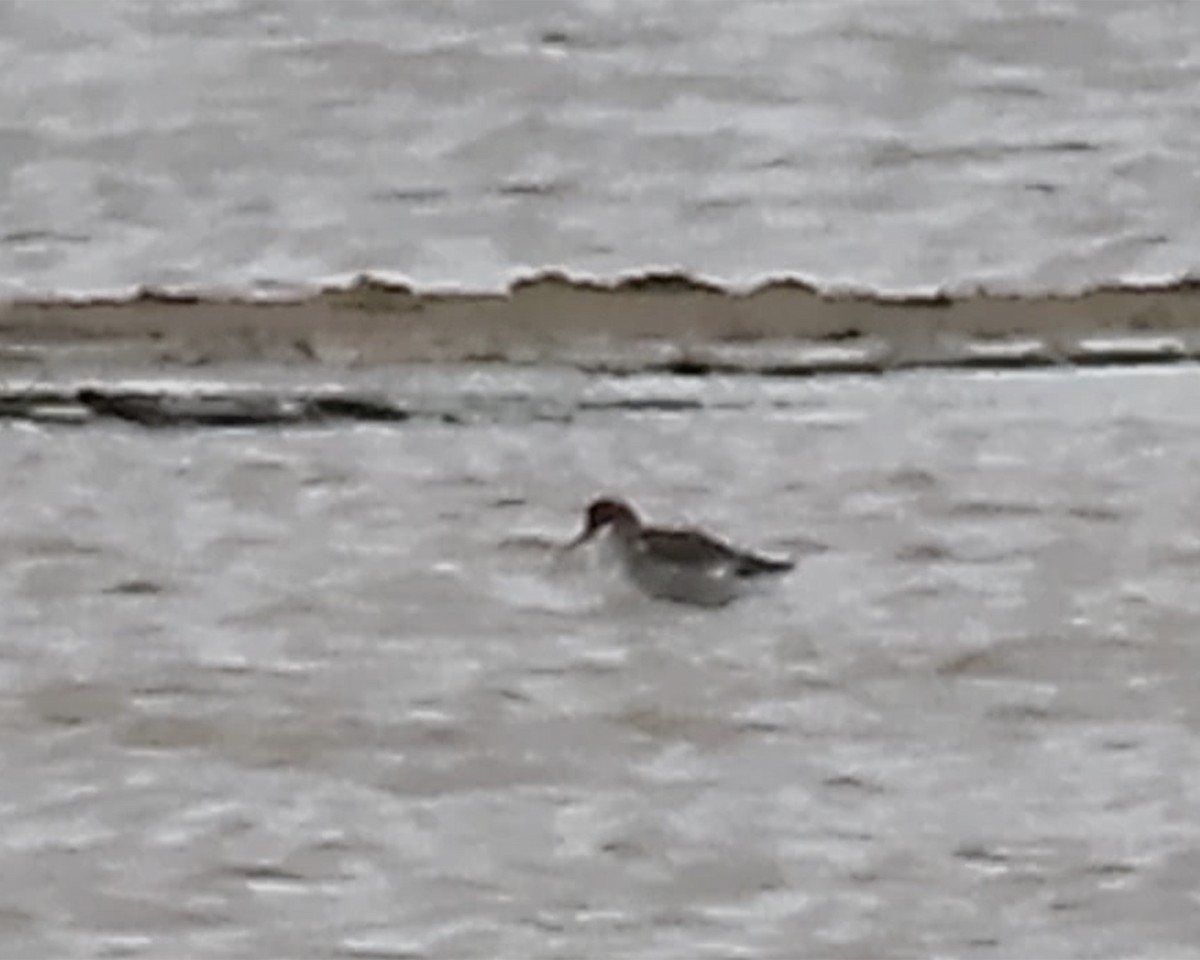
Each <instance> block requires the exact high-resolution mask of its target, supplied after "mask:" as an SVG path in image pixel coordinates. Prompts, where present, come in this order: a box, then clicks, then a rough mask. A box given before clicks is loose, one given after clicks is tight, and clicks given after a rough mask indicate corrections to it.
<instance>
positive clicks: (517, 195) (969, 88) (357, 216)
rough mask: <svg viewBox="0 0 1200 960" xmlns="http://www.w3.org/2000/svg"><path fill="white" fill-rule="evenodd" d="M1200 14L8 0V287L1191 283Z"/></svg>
mask: <svg viewBox="0 0 1200 960" xmlns="http://www.w3.org/2000/svg"><path fill="white" fill-rule="evenodd" d="M1198 155H1200V7H1197V6H1196V5H1195V4H1190V3H1168V2H1146V0H1106V2H1104V3H1095V2H1090V0H1089V2H1083V0H1079V2H1061V0H1021V2H979V0H906V2H904V3H896V2H893V0H837V2H834V0H828V2H787V3H784V2H762V0H737V2H705V3H694V2H691V0H674V2H665V0H664V2H651V0H646V2H639V3H636V4H623V3H610V2H604V0H575V2H568V3H540V2H530V0H477V2H468V3H448V2H437V3H434V2H428V3H417V2H411V3H410V2H406V3H378V2H376V3H372V2H366V0H356V2H354V3H333V2H327V0H326V2H317V0H312V2H305V3H292V4H283V3H258V2H251V0H214V2H190V3H175V4H162V3H157V2H152V0H141V2H118V0H110V2H105V3H95V2H92V0H87V2H66V0H62V2H55V3H43V2H36V3H35V2H11V0H10V2H5V3H4V4H2V5H0V296H10V297H11V296H14V295H18V294H29V293H39V294H62V293H66V292H74V293H78V292H95V291H125V290H129V289H131V288H132V287H134V286H136V285H138V284H144V283H148V284H155V285H166V286H182V287H189V288H200V289H211V288H234V289H238V290H248V289H272V288H276V287H279V286H283V287H287V288H294V287H305V286H310V285H313V284H319V283H321V282H323V281H327V280H330V279H331V278H341V277H345V276H346V275H349V274H354V273H357V272H359V271H374V272H379V273H389V274H401V275H403V276H406V277H408V278H410V279H412V280H413V281H415V282H416V283H418V284H420V285H450V286H454V287H458V288H462V287H467V288H478V287H485V286H486V287H491V286H497V285H500V284H503V283H505V282H506V281H508V280H509V279H510V278H511V277H512V275H513V274H514V273H515V272H519V271H528V270H530V269H536V268H543V267H548V266H562V267H566V268H568V269H570V270H573V271H576V272H579V273H591V274H598V275H601V276H605V277H608V276H612V275H614V274H616V273H619V272H622V271H634V272H638V271H644V270H647V269H649V268H652V267H664V266H665V267H678V268H682V269H684V270H688V271H691V272H693V273H695V274H698V275H706V276H710V277H714V278H717V279H719V280H722V281H726V282H730V283H743V282H751V281H753V280H754V279H755V278H758V277H761V276H762V275H764V274H779V273H786V274H796V275H800V276H803V277H807V278H809V279H812V280H814V281H816V282H818V283H820V284H822V285H838V284H851V285H854V286H858V287H870V288H876V289H889V290H913V289H924V288H930V287H939V286H947V287H963V286H969V285H972V284H974V283H976V282H985V283H988V284H989V285H991V286H996V287H1008V288H1018V289H1022V290H1029V289H1052V290H1056V291H1062V290H1067V289H1073V288H1075V287H1078V286H1082V285H1086V284H1092V283H1096V282H1100V281H1105V282H1107V281H1117V280H1144V279H1147V278H1162V277H1175V276H1178V275H1180V274H1183V273H1186V272H1187V271H1189V270H1193V269H1194V268H1195V266H1196V250H1197V249H1198V248H1200V232H1198V231H1200V226H1198V224H1200V217H1197V216H1196V198H1197V196H1200V180H1198V174H1197V165H1196V162H1195V159H1196V157H1197V156H1198Z"/></svg>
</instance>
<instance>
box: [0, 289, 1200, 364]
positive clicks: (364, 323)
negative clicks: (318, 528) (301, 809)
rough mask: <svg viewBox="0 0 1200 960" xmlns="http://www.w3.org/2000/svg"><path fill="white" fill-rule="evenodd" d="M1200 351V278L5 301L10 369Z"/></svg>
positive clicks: (1017, 357) (1029, 357)
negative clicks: (1066, 286) (992, 288)
mask: <svg viewBox="0 0 1200 960" xmlns="http://www.w3.org/2000/svg"><path fill="white" fill-rule="evenodd" d="M1197 355H1200V283H1198V282H1196V281H1194V280H1182V281H1176V282H1172V283H1169V284H1163V285H1161V286H1106V287H1098V288H1095V289H1092V290H1088V291H1084V292H1082V293H1077V294H1069V295H1066V294H1064V295H1034V296H1021V295H1011V294H998V293H991V292H986V291H981V292H978V293H975V294H961V295H953V296H951V295H935V296H912V297H886V296H880V295H874V294H860V293H828V292H823V291H820V290H817V289H815V288H813V287H811V286H808V285H806V284H804V283H801V282H799V281H795V280H781V281H772V282H768V283H765V284H763V285H761V286H759V287H757V288H755V289H752V290H749V291H745V292H737V291H731V290H725V289H722V288H721V287H718V286H716V285H713V284H710V283H707V282H703V281H698V280H695V279H693V278H690V277H687V276H684V275H679V274H653V275H647V276H643V277H635V278H631V279H624V280H621V281H616V282H613V283H611V284H601V283H596V282H592V281H581V280H576V279H572V278H569V277H566V276H564V275H562V274H558V273H542V274H538V275H535V276H533V277H530V278H528V279H524V280H520V281H517V282H515V283H514V284H513V285H512V286H511V287H510V289H509V290H508V291H507V292H505V293H469V292H463V293H458V292H454V293H447V292H421V291H417V290H414V289H412V288H410V287H407V286H404V285H401V284H393V283H387V282H383V281H380V280H377V279H372V278H360V279H359V280H357V281H356V282H354V283H353V284H350V285H348V286H346V287H343V288H338V289H325V290H323V291H321V292H318V293H316V294H313V295H309V296H304V297H298V298H295V299H287V300H279V299H276V300H254V299H251V298H239V297H233V296H230V297H222V296H201V295H193V294H174V293H163V292H159V291H143V292H141V293H139V294H137V295H135V296H131V297H129V298H127V299H95V300H85V301H76V300H29V301H18V302H12V303H8V304H5V305H2V306H0V369H2V368H3V367H10V368H11V367H13V366H14V365H22V364H43V365H44V364H51V365H57V364H62V363H68V364H69V363H71V362H73V361H74V360H81V361H84V362H87V363H89V364H96V363H102V362H104V361H106V360H110V361H111V360H115V361H118V362H120V363H122V364H130V363H132V364H146V365H153V366H164V365H165V366H184V367H192V366H202V365H208V364H221V363H231V362H232V363H244V362H250V363H254V362H268V363H284V364H289V365H291V364H301V365H310V364H317V365H322V366H331V367H338V366H350V367H372V366H386V365H391V364H400V363H414V362H415V363H421V362H441V363H445V362H501V363H504V362H508V363H529V362H537V363H562V364H567V365H576V366H580V367H584V368H590V369H613V370H622V369H627V370H641V369H664V370H668V371H672V372H680V373H693V374H702V373H705V372H708V371H710V370H719V371H728V370H746V371H748V372H768V373H770V372H774V373H779V374H788V373H795V374H804V373H821V372H845V371H851V372H862V371H871V370H879V371H883V370H887V369H890V368H895V367H912V366H927V365H928V366H959V365H961V366H972V367H997V368H1002V367H1014V366H1015V367H1020V366H1038V365H1049V364H1056V363H1089V364H1091V363H1106V362H1111V363H1126V362H1171V361H1179V360H1182V359H1192V358H1194V357H1196V356H1197Z"/></svg>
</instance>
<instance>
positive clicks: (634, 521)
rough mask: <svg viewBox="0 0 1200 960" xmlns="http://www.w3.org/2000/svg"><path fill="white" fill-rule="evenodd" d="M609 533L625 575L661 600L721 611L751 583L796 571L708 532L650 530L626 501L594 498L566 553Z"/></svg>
mask: <svg viewBox="0 0 1200 960" xmlns="http://www.w3.org/2000/svg"><path fill="white" fill-rule="evenodd" d="M601 533H607V540H608V543H609V544H610V545H611V549H612V552H613V553H615V555H616V560H617V564H618V566H619V567H620V568H621V570H622V572H623V573H624V575H625V577H626V578H627V579H628V580H629V581H630V582H632V583H633V584H634V585H635V586H636V587H638V588H639V589H640V590H641V591H642V592H643V593H646V594H648V595H649V596H651V597H654V598H657V599H660V600H670V601H674V602H676V603H683V604H690V605H692V606H700V607H721V606H724V605H725V604H727V603H729V602H730V601H732V600H734V599H736V598H737V597H738V596H739V595H740V594H741V593H742V592H743V588H744V587H745V586H746V584H747V583H748V582H749V581H752V580H755V579H756V578H759V577H763V576H767V575H772V574H774V575H778V574H783V573H786V572H787V571H789V570H791V569H792V568H793V567H794V566H795V564H794V563H793V561H791V560H788V559H782V558H780V559H777V558H773V557H764V556H760V555H759V554H755V553H750V552H747V551H744V550H740V549H738V548H737V547H733V546H731V545H729V544H728V543H726V542H725V541H723V540H720V539H718V538H716V537H714V536H712V535H710V534H707V533H705V532H704V531H702V530H695V529H692V528H680V529H671V528H663V527H648V526H646V525H645V524H643V523H642V519H641V517H640V516H638V513H637V511H636V510H634V509H633V507H631V506H630V505H629V504H628V503H627V502H626V501H624V500H620V499H617V498H614V497H601V498H600V499H597V500H593V501H592V502H591V503H590V504H589V505H588V508H587V511H586V513H585V516H584V527H583V531H582V532H581V533H580V534H579V535H578V536H577V537H575V539H574V540H572V541H571V542H570V543H568V544H566V546H565V547H564V549H565V550H573V549H574V548H576V547H578V546H581V545H582V544H584V543H587V542H588V541H589V540H591V539H592V538H593V537H595V536H597V535H598V534H601Z"/></svg>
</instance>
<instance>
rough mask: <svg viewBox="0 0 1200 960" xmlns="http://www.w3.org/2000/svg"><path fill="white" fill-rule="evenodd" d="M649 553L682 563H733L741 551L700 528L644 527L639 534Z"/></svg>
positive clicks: (662, 558) (658, 557)
mask: <svg viewBox="0 0 1200 960" xmlns="http://www.w3.org/2000/svg"><path fill="white" fill-rule="evenodd" d="M638 540H639V541H640V546H641V548H642V549H643V550H645V551H646V552H647V553H648V554H651V555H653V556H654V557H655V559H658V560H664V561H666V562H667V563H677V564H680V565H682V566H690V565H702V564H723V563H733V562H734V561H736V560H737V559H738V558H739V557H740V554H739V553H738V552H737V551H736V550H734V549H733V548H732V547H731V546H729V544H727V543H722V542H721V541H720V540H717V539H715V538H714V537H710V536H709V535H708V534H707V533H701V532H700V531H699V530H663V529H649V530H643V531H642V532H641V535H640V536H639V537H638Z"/></svg>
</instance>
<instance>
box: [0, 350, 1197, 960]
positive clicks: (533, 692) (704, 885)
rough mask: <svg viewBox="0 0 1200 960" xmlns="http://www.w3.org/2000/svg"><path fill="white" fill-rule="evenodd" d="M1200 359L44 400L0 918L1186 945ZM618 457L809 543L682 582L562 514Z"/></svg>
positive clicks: (663, 508) (12, 480)
mask: <svg viewBox="0 0 1200 960" xmlns="http://www.w3.org/2000/svg"><path fill="white" fill-rule="evenodd" d="M1197 383H1198V381H1197V380H1196V377H1195V374H1194V373H1189V372H1186V371H1185V372H1176V373H1160V374H1145V373H1143V374H1120V373H1109V374H1106V375H1104V376H1074V377H1064V376H1061V375H1057V374H1056V375H1039V376H1017V377H987V376H980V377H962V376H953V377H951V376H935V377H924V376H897V377H889V378H886V379H884V380H854V379H850V378H847V379H845V380H841V381H838V382H837V383H825V384H816V383H802V384H796V385H792V386H787V387H784V386H780V385H779V384H775V385H772V386H771V388H770V389H771V390H773V391H780V390H785V389H786V390H791V391H793V392H794V393H796V394H797V397H798V399H802V400H803V401H804V402H803V403H802V404H799V405H798V406H795V407H790V408H789V407H786V406H785V407H779V406H776V405H774V404H773V403H771V404H767V403H763V404H759V405H757V406H756V405H751V406H748V407H746V408H743V409H738V410H728V409H725V410H703V409H702V410H700V411H689V412H680V413H663V412H640V413H637V412H635V413H631V412H614V411H596V412H593V413H591V414H589V415H587V416H581V417H577V418H575V419H574V420H573V421H571V422H560V423H549V422H544V421H542V422H536V423H530V422H521V421H520V420H519V418H515V417H510V418H505V420H504V422H501V423H489V422H486V421H482V420H481V421H478V422H474V423H472V422H467V423H462V424H457V425H454V424H448V423H441V422H435V421H413V422H410V423H404V424H398V425H393V426H372V427H357V428H352V427H346V426H342V427H337V428H330V429H313V428H304V429H294V430H285V431H271V430H206V431H186V430H183V431H175V432H166V433H163V432H153V431H144V430H140V429H138V428H133V427H128V426H121V427H117V426H112V427H110V426H93V427H89V428H86V429H68V428H38V427H32V426H29V425H7V426H4V427H3V428H2V429H3V443H0V478H2V482H3V485H4V489H5V490H6V492H7V496H8V499H7V503H8V509H6V510H5V511H4V512H3V514H0V569H2V570H3V578H2V580H0V721H2V722H0V740H2V742H3V749H2V750H0V768H2V769H0V781H2V782H3V783H4V791H3V797H2V798H0V804H2V808H3V812H4V829H3V831H2V832H0V876H2V877H3V883H0V943H3V944H4V945H5V948H6V951H7V952H9V953H16V954H43V955H46V954H53V955H62V956H96V955H139V954H143V953H144V954H151V955H157V954H162V953H163V952H164V951H165V950H167V949H170V950H172V951H176V950H177V951H180V952H185V953H189V954H196V955H201V954H203V955H222V956H245V955H251V954H253V955H289V956H292V955H294V956H331V955H334V956H359V957H366V956H370V957H425V956H429V957H437V956H445V957H468V956H479V957H495V956H498V955H504V956H509V955H512V956H518V955H519V956H529V957H542V956H545V957H550V956H561V955H576V954H578V953H579V951H580V949H583V948H582V947H581V945H582V944H584V943H586V944H587V949H586V950H585V952H588V951H589V950H592V951H595V952H597V954H598V955H599V954H603V955H606V956H618V955H619V956H635V957H676V956H709V955H712V956H718V955H720V956H725V955H740V954H741V953H746V954H747V955H754V956H795V955H822V956H827V955H849V954H854V955H873V956H897V955H928V954H930V953H934V952H937V953H952V954H954V955H956V956H994V955H1000V954H1003V955H1066V954H1080V953H1095V954H1097V955H1121V954H1126V955H1127V954H1131V953H1138V954H1142V953H1152V954H1154V955H1167V954H1171V955H1182V953H1184V952H1186V951H1188V950H1190V949H1192V946H1193V945H1194V944H1195V943H1197V942H1200V920H1197V913H1196V911H1195V909H1194V906H1195V905H1194V903H1192V902H1191V896H1192V893H1193V888H1194V877H1195V875H1196V867H1197V863H1196V855H1195V854H1194V852H1193V850H1194V848H1195V846H1196V842H1197V835H1198V833H1200V823H1198V822H1197V815H1196V812H1195V811H1196V810H1197V809H1198V802H1200V779H1198V778H1197V774H1196V773H1195V771H1196V770H1197V769H1200V765H1198V764H1197V760H1198V759H1200V758H1198V757H1197V748H1196V745H1195V744H1196V736H1195V733H1196V729H1197V722H1198V720H1200V714H1198V712H1197V707H1196V704H1197V703H1200V697H1198V696H1197V694H1198V693H1200V690H1197V680H1196V678H1197V677H1200V669H1198V668H1200V661H1198V658H1197V654H1196V652H1195V644H1194V643H1193V640H1194V635H1195V632H1196V627H1197V624H1198V623H1200V601H1197V600H1196V599H1195V591H1194V589H1192V585H1193V581H1194V573H1195V565H1196V564H1195V561H1196V557H1197V556H1200V549H1198V546H1197V544H1198V542H1200V541H1197V538H1196V536H1195V535H1193V533H1192V532H1191V531H1192V530H1194V529H1196V528H1197V526H1198V523H1197V521H1198V520H1200V499H1197V496H1196V493H1195V485H1194V483H1193V482H1192V478H1193V477H1194V476H1195V475H1196V473H1197V466H1200V443H1197V440H1196V436H1195V432H1194V430H1193V429H1192V426H1191V422H1190V420H1191V413H1190V411H1192V410H1194V409H1195V407H1196V397H1197V392H1198V390H1197ZM752 387H753V384H750V385H749V386H748V387H747V389H748V391H749V392H750V393H751V394H752V393H753V389H752ZM1114 411H1119V413H1118V415H1114ZM814 412H815V413H816V414H820V415H819V416H816V419H815V420H814ZM600 491H606V492H612V491H616V492H621V493H624V494H626V495H628V496H630V497H631V498H632V499H634V500H635V501H636V502H637V503H638V504H639V505H640V506H642V507H643V508H644V509H645V511H646V513H647V514H648V515H649V516H652V517H654V518H656V519H659V518H661V519H662V520H664V521H669V522H674V521H693V522H698V523H704V524H705V525H708V526H711V527H713V528H715V529H719V530H721V531H723V532H727V533H729V535H730V536H731V537H734V538H736V539H738V540H739V541H745V542H751V543H755V544H761V545H763V546H764V547H770V548H775V549H779V550H780V551H781V552H792V553H795V554H796V555H798V556H799V558H800V560H801V563H800V566H799V569H798V571H797V572H796V573H795V574H793V575H791V576H790V577H789V578H788V579H786V580H784V581H783V582H781V583H780V584H779V585H778V586H777V587H776V588H774V589H771V590H768V591H764V592H763V593H761V594H759V595H756V596H754V597H752V598H749V599H748V600H746V601H745V602H743V603H738V604H734V605H732V606H730V607H728V608H725V609H722V610H717V611H705V610H693V609H689V608H686V607H676V606H672V605H669V604H661V603H656V602H654V601H651V600H648V599H646V598H644V597H642V596H641V595H639V594H636V593H634V592H633V591H631V590H629V589H628V588H627V587H625V586H624V585H623V583H622V582H621V581H620V580H619V579H616V578H613V577H611V576H610V575H609V574H608V572H606V571H605V570H604V569H602V568H599V567H597V566H596V564H595V563H594V562H593V558H592V557H590V556H589V555H586V554H584V553H580V554H576V555H571V556H569V557H567V558H564V557H562V556H561V555H560V554H559V553H558V552H557V551H556V550H555V547H556V546H557V545H559V544H561V543H562V542H564V541H565V540H566V539H567V538H569V537H570V536H571V535H572V534H574V533H575V532H576V530H577V529H578V524H579V522H580V521H579V517H580V509H581V507H582V505H583V504H584V503H585V502H586V501H587V500H588V499H590V498H591V497H592V496H593V495H595V494H596V493H598V492H600Z"/></svg>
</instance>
